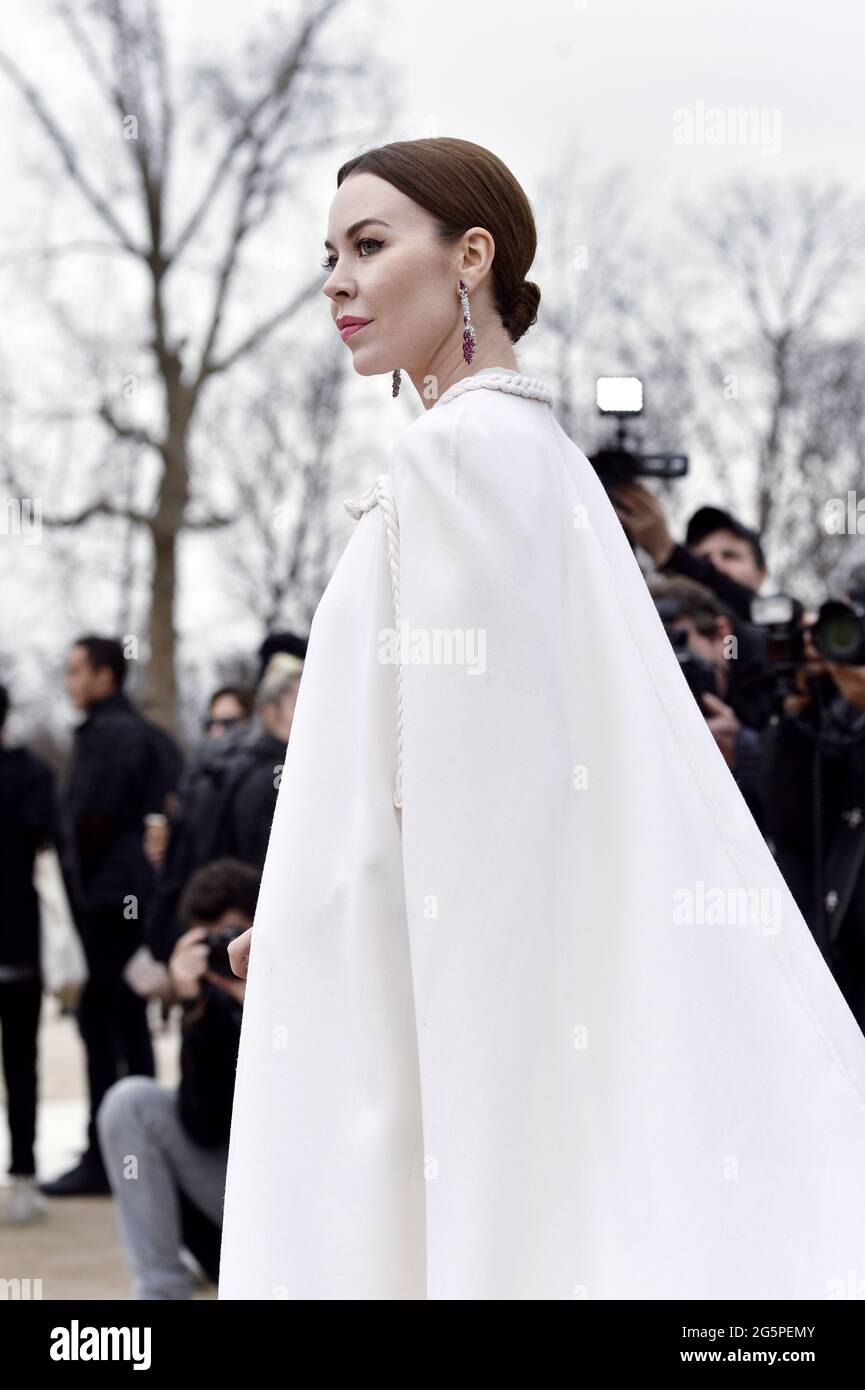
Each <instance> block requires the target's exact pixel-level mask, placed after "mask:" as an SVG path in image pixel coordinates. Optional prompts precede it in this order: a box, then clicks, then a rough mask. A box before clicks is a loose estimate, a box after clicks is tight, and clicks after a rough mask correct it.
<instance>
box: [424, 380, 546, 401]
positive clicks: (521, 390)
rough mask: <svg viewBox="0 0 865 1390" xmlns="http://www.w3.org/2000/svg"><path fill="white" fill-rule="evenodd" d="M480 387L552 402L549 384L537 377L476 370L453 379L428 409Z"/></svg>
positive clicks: (477, 389)
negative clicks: (486, 372) (451, 383)
mask: <svg viewBox="0 0 865 1390" xmlns="http://www.w3.org/2000/svg"><path fill="white" fill-rule="evenodd" d="M482 387H484V388H486V389H487V390H490V391H506V392H507V393H508V395H512V396H526V397H528V398H529V399H530V400H535V401H543V402H544V404H545V405H550V406H551V405H552V403H553V393H552V391H551V390H550V388H549V386H547V385H546V383H545V382H543V381H539V380H538V378H537V377H534V376H523V375H522V373H520V372H500V373H498V374H489V375H487V374H485V373H482V372H478V373H477V374H476V375H475V376H466V377H463V379H462V380H461V381H455V382H454V384H453V386H449V387H448V389H447V391H445V393H444V395H443V396H441V397H440V398H439V399H438V400H437V401H436V403H435V405H433V406H431V407H430V409H431V410H435V409H436V406H440V405H445V404H446V403H447V402H448V401H453V400H456V398H457V396H461V395H462V394H463V392H465V391H479V390H480V389H481V388H482Z"/></svg>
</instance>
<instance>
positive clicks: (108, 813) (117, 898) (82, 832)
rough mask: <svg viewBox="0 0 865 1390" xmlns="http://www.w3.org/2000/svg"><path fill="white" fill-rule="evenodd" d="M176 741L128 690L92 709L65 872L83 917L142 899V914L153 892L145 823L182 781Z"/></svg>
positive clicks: (73, 798) (70, 812)
mask: <svg viewBox="0 0 865 1390" xmlns="http://www.w3.org/2000/svg"><path fill="white" fill-rule="evenodd" d="M169 741H171V740H170V736H169V735H167V734H165V732H164V731H163V730H159V733H158V736H157V735H156V734H155V733H154V728H153V726H152V725H150V724H149V723H148V721H147V720H145V719H144V718H142V716H141V715H140V714H139V713H138V711H137V710H136V709H135V707H134V705H132V704H131V703H130V701H129V700H128V699H127V698H126V696H125V695H124V694H123V693H122V692H120V691H118V692H116V693H115V694H113V695H109V696H107V697H106V699H104V700H99V701H97V703H96V704H94V705H92V706H91V708H90V709H89V711H88V713H87V717H86V718H85V719H84V721H83V722H82V723H81V724H79V725H78V727H77V729H76V730H75V747H74V750H73V755H72V762H71V765H70V769H69V774H68V777H67V780H66V783H65V786H64V788H63V794H62V814H63V822H64V830H65V835H64V838H65V840H66V859H65V865H64V867H65V870H66V877H67V881H68V883H69V886H70V890H71V893H72V897H73V906H74V908H75V910H76V911H78V912H87V911H92V910H104V909H107V908H115V907H116V908H118V909H119V910H120V909H122V907H123V904H124V900H125V899H127V898H129V897H130V896H135V897H136V898H137V899H138V911H139V916H140V915H141V911H142V907H143V906H144V904H145V903H146V900H147V898H148V896H149V894H150V893H151V892H152V890H153V871H152V870H151V868H150V865H149V864H148V863H147V860H146V859H145V857H144V851H143V848H142V839H143V835H144V817H145V815H147V814H148V812H151V811H162V810H163V808H164V803H165V796H166V794H167V792H168V791H169V790H171V789H172V788H171V786H170V783H171V781H172V780H173V781H175V782H176V777H175V776H174V775H173V772H174V769H173V768H172V767H171V765H170V760H169V759H168V758H167V757H166V748H167V746H168V742H169ZM171 742H173V741H171ZM176 765H177V766H179V753H178V755H177V760H176Z"/></svg>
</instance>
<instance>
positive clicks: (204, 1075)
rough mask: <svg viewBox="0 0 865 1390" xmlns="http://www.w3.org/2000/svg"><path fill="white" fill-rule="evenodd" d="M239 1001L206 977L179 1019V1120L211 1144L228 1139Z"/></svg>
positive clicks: (240, 1010) (192, 1134) (200, 1140)
mask: <svg viewBox="0 0 865 1390" xmlns="http://www.w3.org/2000/svg"><path fill="white" fill-rule="evenodd" d="M242 1016H243V1005H242V1004H238V1003H237V1002H236V1001H235V1000H234V999H232V998H231V996H230V995H228V994H225V993H224V991H222V990H221V989H220V988H219V986H218V985H214V984H212V983H211V982H210V981H209V980H205V981H203V983H202V993H201V997H200V998H199V999H196V1000H192V1001H190V1003H188V1004H186V1005H184V1011H183V1020H182V1023H181V1032H182V1041H181V1045H180V1087H179V1089H178V1093H177V1103H178V1113H179V1115H180V1122H181V1124H182V1125H183V1128H184V1129H185V1130H186V1133H187V1134H188V1135H189V1137H190V1139H193V1140H194V1141H195V1143H196V1144H200V1145H201V1147H202V1148H205V1149H213V1148H216V1147H218V1145H220V1144H224V1143H226V1142H227V1140H228V1132H229V1127H230V1125H231V1107H232V1102H233V1099H234V1076H235V1071H236V1068H237V1051H238V1047H239V1046H240V1023H241V1018H242Z"/></svg>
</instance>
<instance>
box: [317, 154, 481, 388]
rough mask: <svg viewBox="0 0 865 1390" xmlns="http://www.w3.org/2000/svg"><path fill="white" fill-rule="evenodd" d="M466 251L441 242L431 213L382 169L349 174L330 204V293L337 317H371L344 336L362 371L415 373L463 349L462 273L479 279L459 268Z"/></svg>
mask: <svg viewBox="0 0 865 1390" xmlns="http://www.w3.org/2000/svg"><path fill="white" fill-rule="evenodd" d="M366 219H375V220H370V221H368V222H366ZM361 221H364V222H365V225H363V226H360V227H357V226H356V224H357V223H359V222H361ZM350 229H351V230H350ZM463 251H464V248H463V246H462V243H461V242H457V243H454V244H451V245H450V246H445V245H444V244H443V243H441V242H440V241H439V240H438V238H437V237H436V235H435V223H434V220H433V218H432V217H431V216H430V214H429V213H428V212H426V210H425V209H424V208H421V207H419V206H418V205H417V203H415V202H413V201H412V199H411V198H407V197H406V195H405V194H404V193H400V191H399V189H397V188H394V187H393V185H392V184H390V183H387V182H386V180H384V179H380V178H379V177H378V175H377V174H370V173H360V174H350V175H349V176H348V178H347V179H346V180H345V181H344V182H343V184H342V185H341V186H340V188H338V189H337V192H336V195H335V197H334V199H333V202H332V203H331V207H330V219H329V222H328V230H327V238H326V242H325V257H324V259H325V261H326V262H327V267H326V268H329V269H330V274H329V275H328V278H327V280H326V281H325V284H324V286H323V292H324V294H326V295H327V296H328V298H329V299H330V300H331V303H332V309H331V313H332V316H333V318H334V320H337V319H340V318H343V317H348V318H358V319H365V320H369V322H368V323H367V325H366V326H365V327H364V328H360V329H356V330H355V331H354V332H351V333H348V334H347V336H346V337H345V339H344V341H345V345H346V349H347V350H348V351H350V352H351V354H352V357H353V358H354V369H355V371H356V372H358V373H359V374H360V375H361V376H375V375H376V374H377V373H382V372H389V371H392V370H393V369H394V368H395V367H403V368H405V369H406V371H408V372H409V374H410V375H411V376H412V377H415V376H416V375H422V374H423V373H424V372H425V371H427V370H430V371H436V370H438V367H439V365H440V364H441V365H443V364H444V362H445V361H446V360H450V358H452V357H453V355H454V352H455V351H457V352H459V353H460V354H461V351H462V348H461V344H462V306H461V303H460V298H459V294H458V289H457V286H458V281H459V279H460V275H461V274H462V277H463V279H464V280H465V281H466V284H467V285H468V287H469V290H471V288H472V284H473V277H471V274H470V272H469V271H466V270H463V271H461V270H460V269H459V267H460V265H461V264H462V257H463Z"/></svg>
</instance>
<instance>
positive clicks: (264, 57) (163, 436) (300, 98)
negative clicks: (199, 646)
mask: <svg viewBox="0 0 865 1390" xmlns="http://www.w3.org/2000/svg"><path fill="white" fill-rule="evenodd" d="M345 8H346V0H300V3H299V4H298V7H297V15H296V17H295V19H294V20H293V21H292V22H288V21H285V20H282V19H279V18H274V19H272V20H271V21H270V23H269V25H268V27H267V29H266V31H264V32H262V33H261V34H260V35H258V36H254V37H253V38H251V39H250V40H249V41H248V42H247V44H246V46H245V48H244V49H243V50H242V54H241V57H240V58H239V59H238V60H237V62H236V65H235V67H233V68H232V70H231V71H229V70H228V67H227V66H225V67H224V66H218V65H216V64H214V63H213V62H210V63H200V64H199V65H198V66H197V67H196V68H194V69H193V70H192V71H191V73H190V74H189V76H188V79H187V81H186V84H185V85H186V90H185V92H184V95H183V97H182V99H180V98H178V96H177V94H176V87H177V75H176V73H175V72H174V71H173V70H172V66H171V64H170V62H169V54H168V52H167V49H166V43H165V36H164V33H163V26H162V21H161V14H160V8H159V5H158V2H157V0H90V3H89V4H87V5H86V6H82V5H81V4H73V3H71V0H59V3H57V4H56V5H55V6H54V9H55V11H56V13H57V15H58V16H59V19H60V21H61V22H62V24H63V26H64V27H65V32H66V34H67V36H68V39H69V41H70V44H71V48H72V50H73V51H74V52H75V53H77V55H78V57H79V58H80V59H81V61H82V63H83V64H84V66H85V68H86V70H87V72H88V73H89V76H90V77H91V79H92V80H93V82H94V84H95V86H96V89H97V93H98V98H99V102H100V105H99V107H98V110H97V112H96V113H95V114H94V115H93V116H92V118H89V119H88V127H87V129H88V136H87V138H85V139H81V140H78V141H76V140H74V139H73V138H70V135H69V133H68V132H69V129H70V122H69V121H68V120H67V119H66V118H64V116H63V115H61V114H59V113H58V112H57V111H56V110H55V108H54V106H53V104H52V102H51V101H50V100H49V99H48V98H47V97H46V95H45V94H44V93H43V92H42V91H41V90H40V89H39V87H38V86H37V85H36V83H35V82H34V81H33V80H31V78H30V76H28V75H27V74H26V73H25V72H23V71H22V70H21V69H20V68H19V66H18V65H17V64H16V63H15V61H14V60H13V58H12V57H11V56H9V55H8V54H5V53H0V70H2V72H3V73H4V74H5V75H6V77H7V78H8V79H9V80H10V82H11V83H12V84H14V87H15V88H16V89H17V92H18V93H19V95H20V98H21V100H22V103H23V106H24V109H25V110H26V112H27V113H28V114H29V116H30V117H31V119H32V121H33V122H34V123H35V129H36V130H37V131H38V133H39V134H40V135H41V137H42V140H43V144H44V146H45V147H46V149H47V150H48V151H50V152H51V154H52V156H53V159H54V162H55V165H56V174H55V175H54V177H55V181H56V182H57V183H59V185H60V187H61V189H62V190H64V191H66V192H70V193H72V194H73V195H74V198H75V200H76V202H75V205H74V206H75V215H76V216H78V215H79V213H80V212H81V211H83V212H84V213H86V224H87V228H88V230H87V231H86V233H85V235H83V236H80V237H74V238H67V239H66V240H61V241H58V242H57V243H54V244H47V245H45V246H43V247H42V248H41V249H40V251H39V255H40V258H41V263H42V266H43V270H44V273H45V278H46V285H47V283H48V279H49V275H48V272H49V270H50V271H51V272H52V273H53V272H55V271H56V269H57V267H63V266H65V265H66V264H67V263H68V261H69V260H70V258H72V257H75V258H80V257H82V256H83V257H85V258H88V257H89V258H94V260H95V264H96V265H97V266H98V267H99V270H100V274H102V273H104V274H105V275H106V276H108V275H110V274H111V273H112V272H111V270H110V269H109V268H110V267H111V266H113V264H114V262H115V261H116V260H118V259H119V261H120V263H121V264H122V265H123V266H124V267H126V268H127V269H128V268H131V271H132V274H131V276H129V277H128V280H127V283H128V284H132V283H133V282H134V286H135V292H136V293H137V296H138V297H137V300H135V301H134V304H133V307H132V308H131V310H130V311H129V312H127V313H125V315H124V322H123V323H122V324H117V325H115V326H114V332H113V333H112V332H111V331H109V330H103V329H102V328H101V327H100V328H99V329H98V330H97V331H94V328H93V315H92V309H91V310H90V312H88V311H87V310H86V309H85V310H81V309H78V310H77V311H76V310H75V309H70V308H69V306H68V303H67V302H66V301H65V300H61V298H60V297H58V298H56V299H55V300H54V301H53V302H52V311H53V313H54V317H55V319H56V322H57V326H58V329H59V330H60V333H61V334H62V336H63V339H64V340H65V342H66V343H67V344H69V345H70V347H71V350H72V354H73V359H74V361H75V363H76V365H77V367H78V368H79V369H80V380H81V388H80V399H76V400H74V401H73V400H70V401H69V402H68V404H67V406H66V407H65V408H60V409H54V408H52V409H50V410H44V411H43V412H42V418H41V424H42V426H43V427H48V425H49V424H53V425H54V426H55V427H69V426H70V424H72V423H77V424H79V425H80V424H82V423H84V424H86V425H87V426H88V427H92V424H93V422H96V423H97V424H98V427H99V429H100V431H101V433H102V437H103V440H104V442H105V446H107V447H106V449H105V456H104V459H103V463H104V466H103V467H101V468H100V467H96V468H95V469H93V470H92V471H91V473H90V475H89V479H88V482H87V484H86V488H85V491H86V494H87V495H86V496H85V499H84V500H83V501H81V502H77V503H76V504H75V505H70V506H68V507H66V508H56V509H55V510H54V511H53V512H52V513H51V514H46V515H44V516H43V521H44V523H45V524H46V525H55V526H62V527H67V528H68V527H80V526H82V525H84V524H85V523H87V522H89V521H90V520H91V519H92V518H94V517H107V518H112V519H119V520H120V521H121V522H122V523H123V524H124V525H125V526H126V527H128V528H130V529H133V528H134V529H135V530H136V531H142V532H143V533H145V534H146V536H147V537H148V539H149V544H150V548H151V553H152V580H151V594H150V602H149V614H148V619H147V635H148V645H149V665H148V687H149V696H150V703H151V707H152V709H153V710H154V712H155V714H156V715H157V717H160V718H162V719H163V720H164V721H165V722H167V723H174V721H175V717H176V703H177V681H176V674H175V645H176V631H175V622H174V606H175V597H176V590H177V551H178V539H179V537H180V535H181V534H182V533H183V531H184V530H189V529H202V528H214V527H220V526H226V525H228V524H229V523H230V522H231V521H233V520H234V518H233V517H231V516H226V515H222V514H219V513H217V512H215V511H213V510H211V509H209V508H208V506H207V502H206V499H197V502H196V505H194V506H193V499H192V498H191V492H190V478H191V471H192V464H193V457H194V447H195V445H194V433H193V427H194V425H195V424H197V422H198V419H199V417H200V415H201V411H202V403H203V401H204V399H205V397H206V396H208V395H209V394H210V393H212V392H213V391H214V390H215V388H216V387H217V385H219V384H221V385H222V386H223V387H225V385H226V384H227V382H228V380H229V377H230V376H232V375H233V373H234V372H235V369H236V368H238V367H239V366H240V365H241V364H244V363H248V362H250V361H251V360H253V359H254V357H255V355H256V354H257V353H258V352H259V351H260V350H261V349H262V348H263V347H264V346H265V345H266V344H267V343H268V342H269V341H270V340H271V339H272V338H273V336H274V335H275V334H277V333H278V332H279V330H281V329H282V328H283V327H284V326H285V325H287V324H289V323H290V322H291V321H292V320H293V319H294V318H295V316H297V315H298V314H299V313H300V311H301V309H302V308H303V306H304V305H306V304H308V303H309V301H310V299H311V298H312V297H313V296H314V295H317V294H318V292H319V291H320V286H321V280H320V277H314V278H311V279H309V280H306V281H303V282H301V283H299V284H297V285H296V286H295V287H293V288H291V289H290V290H289V291H288V292H287V293H284V295H283V296H282V298H281V300H280V301H279V302H277V303H275V304H274V305H273V306H272V307H269V308H268V310H267V311H265V312H263V313H261V314H260V315H259V316H258V317H257V318H255V319H254V320H253V321H252V322H251V323H249V322H247V323H246V326H244V327H242V328H239V327H238V324H239V323H242V322H244V316H245V313H246V299H248V297H249V285H248V265H247V262H248V260H249V258H250V257H251V255H252V249H253V247H254V245H255V244H256V238H261V236H262V234H263V233H264V232H265V231H266V230H267V229H268V228H269V226H271V225H272V223H273V221H274V219H275V218H276V216H277V214H278V213H280V212H281V211H283V210H284V209H286V208H288V209H289V210H290V209H291V206H292V198H293V195H294V196H295V197H296V194H297V189H296V184H297V180H298V178H299V176H300V175H301V174H302V173H303V172H305V171H308V169H309V165H310V161H311V160H312V159H313V158H314V157H315V156H317V155H319V154H320V153H321V152H323V151H325V150H331V149H334V148H338V149H340V150H341V151H347V152H351V151H352V150H354V149H356V148H358V147H359V146H360V145H362V144H363V143H364V142H365V140H368V139H369V138H370V137H371V135H372V134H373V127H372V126H367V127H365V128H364V129H363V130H357V129H355V128H353V126H352V123H351V122H350V120H349V121H348V122H347V123H346V125H344V126H343V127H342V128H340V121H341V119H342V117H343V114H344V112H345V111H347V110H349V109H350V110H351V111H354V110H360V111H365V110H371V111H375V112H377V113H378V115H377V120H376V122H375V126H374V128H375V129H378V128H380V125H381V123H382V122H384V121H386V120H387V119H388V114H389V113H388V108H387V106H386V103H385V102H384V101H383V99H382V91H383V90H384V85H385V84H383V82H382V67H381V64H380V63H377V64H374V63H373V62H372V61H371V59H370V57H369V55H368V54H367V53H365V52H359V51H358V45H357V42H356V41H354V40H353V42H352V53H353V57H352V59H351V60H350V61H346V60H344V59H343V58H342V56H341V55H342V53H343V52H344V51H345V50H344V49H343V47H342V46H341V45H338V46H336V47H335V48H334V54H333V56H331V55H330V51H329V50H328V48H327V44H326V42H325V37H326V28H327V25H328V23H329V22H330V21H331V20H332V18H333V17H334V16H335V14H336V13H337V12H338V11H341V10H343V9H345ZM349 102H350V103H351V106H350V108H349ZM100 121H101V122H102V124H101V126H100ZM100 129H102V130H103V131H104V137H103V138H100V137H98V136H95V135H94V134H93V132H95V131H98V130H100ZM200 169H204V170H205V174H204V178H203V181H201V180H200V179H198V178H197V177H196V173H197V171H198V170H200ZM71 206H72V205H70V208H71ZM91 228H92V232H91V230H90V229H91ZM258 244H259V245H260V241H259V243H258ZM191 284H194V285H195V286H196V292H195V296H194V298H195V305H194V312H192V311H191V310H190V307H189V297H190V285H191ZM202 284H204V286H205V288H204V290H203V291H202V289H201V286H202ZM142 291H143V292H142ZM118 364H122V367H121V369H120V370H118ZM118 379H119V384H118ZM154 386H155V388H156V390H155V391H154V390H153V389H152V388H153V387H154ZM82 402H83V403H82ZM325 414H326V412H325ZM321 419H322V415H321V414H320V415H319V420H321ZM118 460H120V461H124V462H125V464H126V467H125V469H122V470H121V477H120V479H119V480H118V477H117V467H116V464H117V462H118ZM142 461H150V462H154V461H155V464H156V467H155V469H153V470H151V471H152V472H153V473H154V477H153V480H152V483H151V484H149V485H148V483H147V480H143V477H142V475H143V474H144V472H145V471H146V470H145V469H144V468H143V465H142ZM4 463H5V470H6V474H7V481H8V482H9V484H10V485H11V486H12V487H13V489H14V490H15V491H16V492H18V494H19V495H24V494H27V495H30V494H31V493H32V491H33V488H32V485H31V486H27V485H25V480H24V479H23V478H22V477H21V475H20V466H21V461H20V459H18V460H17V462H16V461H14V460H13V459H12V457H11V454H10V453H9V452H7V454H6V457H5V460H4ZM35 467H36V465H35V464H34V465H33V468H34V469H35ZM29 482H30V479H29V478H28V479H27V483H29ZM42 490H43V491H47V492H48V495H51V496H52V497H56V496H57V495H59V494H60V493H61V491H62V489H61V487H59V486H51V487H50V488H49V489H42ZM79 495H80V489H79ZM133 498H137V499H138V500H137V502H133ZM130 544H131V542H130V541H127V561H126V562H127V567H128V565H129V564H130V563H131V559H130V556H131V551H130V550H129V545H130Z"/></svg>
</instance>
